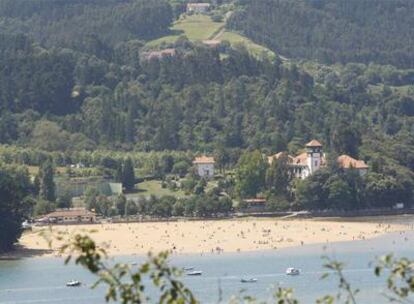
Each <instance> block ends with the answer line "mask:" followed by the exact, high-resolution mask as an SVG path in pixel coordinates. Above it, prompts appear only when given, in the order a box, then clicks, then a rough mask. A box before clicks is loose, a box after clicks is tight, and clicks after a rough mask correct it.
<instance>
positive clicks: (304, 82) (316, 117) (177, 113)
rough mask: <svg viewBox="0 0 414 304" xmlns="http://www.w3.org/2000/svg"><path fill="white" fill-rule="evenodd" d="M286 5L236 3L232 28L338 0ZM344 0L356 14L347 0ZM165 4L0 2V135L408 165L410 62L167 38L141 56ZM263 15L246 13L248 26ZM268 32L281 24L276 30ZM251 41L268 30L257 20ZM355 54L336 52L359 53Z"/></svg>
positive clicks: (30, 141)
mask: <svg viewBox="0 0 414 304" xmlns="http://www.w3.org/2000/svg"><path fill="white" fill-rule="evenodd" d="M289 3H290V4H288V2H286V1H253V2H248V3H247V4H246V6H245V11H244V13H236V15H235V17H234V19H233V21H232V22H233V24H235V25H237V24H238V25H240V23H238V22H237V20H238V18H239V17H237V15H238V14H245V15H246V22H249V20H250V19H249V18H250V17H249V14H251V13H252V12H254V14H258V16H259V14H260V11H261V10H263V9H265V8H266V7H267V11H268V12H269V14H268V15H266V16H267V17H266V18H270V20H273V21H274V22H276V19H278V18H276V16H271V15H272V14H273V13H275V14H276V13H277V14H279V13H280V12H281V11H282V9H288V8H289V11H290V12H291V14H292V16H293V15H295V14H296V13H295V10H296V9H298V7H300V8H301V11H302V13H303V14H305V13H306V14H308V13H310V14H311V13H312V14H313V13H314V12H319V13H320V14H322V13H323V14H328V12H333V11H335V8H336V7H339V6H338V5H336V4H338V3H339V2H338V3H337V2H336V1H330V4H328V3H325V2H324V1H313V2H312V3H311V2H309V3H308V2H306V3H305V2H303V3H302V2H300V1H290V2H289ZM298 3H302V4H301V5H300V6H298ZM347 3H349V5H350V8H355V7H354V6H352V5H356V4H355V3H354V2H353V1H348V2H347ZM361 3H365V5H367V6H369V5H368V2H365V1H361ZM378 3H379V4H378V7H382V6H381V5H383V10H384V12H386V11H387V10H388V9H389V10H391V8H392V7H394V8H395V10H396V11H398V7H399V5H400V4H401V5H402V4H403V3H404V1H395V2H392V3H395V5H394V6H392V5H391V4H389V5H385V2H384V3H383V2H382V1H378ZM387 3H391V2H387ZM274 5H276V7H273V6H274ZM361 5H362V4H361ZM407 5H408V4H407ZM410 7H411V6H409V7H408V8H410ZM270 8H271V9H270ZM350 8H348V9H350ZM374 9H375V10H376V9H377V8H374ZM173 11H174V9H173V7H172V6H171V5H170V2H168V1H163V0H156V1H143V0H136V1H127V0H125V1H115V0H105V1H99V2H98V1H92V0H88V1H74V0H71V1H58V0H37V1H29V0H25V1H8V0H7V1H1V2H0V25H1V34H0V109H1V118H0V143H1V144H13V145H19V146H24V147H28V148H33V149H39V150H45V151H62V152H70V151H79V150H92V149H117V150H127V151H153V150H156V151H161V150H183V151H187V150H191V151H194V152H196V151H204V152H213V151H215V150H217V149H219V148H220V149H221V148H229V149H261V150H262V151H263V152H266V153H270V152H276V151H280V150H286V149H287V150H289V151H290V152H291V153H296V152H297V151H298V150H300V149H301V148H302V147H303V144H304V143H305V142H306V141H308V140H309V139H311V138H318V139H319V140H320V141H322V142H323V143H324V145H325V149H326V150H327V151H334V152H336V153H348V154H350V155H352V156H355V157H359V158H362V159H364V160H366V161H368V162H369V161H372V162H374V161H381V162H383V161H384V162H386V163H387V164H389V165H390V166H395V165H398V166H402V167H406V168H408V169H410V170H413V169H414V141H413V137H412V136H411V135H412V132H413V130H414V118H413V117H414V100H413V87H412V83H413V77H414V71H413V70H410V69H398V68H395V67H393V66H391V65H389V66H382V65H375V64H370V65H366V64H347V65H334V66H327V65H315V64H310V63H306V62H305V63H296V64H295V63H294V62H293V61H292V62H284V61H281V60H279V59H275V60H274V61H272V62H270V61H268V60H267V59H262V60H259V59H257V58H254V57H252V56H251V55H250V54H249V53H248V52H247V51H246V50H245V49H244V48H243V47H242V46H240V47H236V48H231V47H230V46H229V45H226V44H224V45H222V46H220V47H219V48H210V47H207V46H204V45H201V44H198V43H192V42H190V41H188V40H187V39H186V38H185V37H180V39H178V41H177V42H176V43H174V44H171V45H169V46H168V47H169V48H171V47H172V48H174V52H173V53H172V55H171V54H170V55H168V56H157V55H156V56H153V57H151V56H150V55H151V50H148V49H147V48H144V47H143V45H144V44H145V42H146V41H147V40H148V39H152V38H153V37H157V35H161V33H162V32H163V31H168V26H169V25H170V23H171V21H172V19H173V13H172V12H173ZM353 11H355V10H353ZM349 14H350V12H349ZM358 14H363V13H360V12H359V11H358V12H356V13H355V15H358ZM401 14H403V13H401ZM404 14H405V13H404ZM351 15H352V14H351ZM384 15H387V14H386V13H384ZM370 16H371V15H370V14H368V15H367V20H366V22H365V23H363V22H362V21H361V22H360V24H359V26H357V24H356V23H355V26H356V27H357V28H360V29H362V30H363V29H364V28H365V27H364V24H367V26H368V25H369V24H372V22H373V21H372V20H371V19H370V18H371V17H370ZM285 17H286V18H290V17H289V15H288V14H286V16H285ZM266 18H256V21H257V25H263V24H262V23H261V21H262V20H263V21H265V20H266ZM349 18H351V16H349ZM352 18H357V16H353V17H352ZM358 18H360V19H361V18H362V17H361V16H359V17H358ZM302 19H303V18H298V20H302ZM304 19H305V21H306V18H304ZM402 19H403V18H401V20H402ZM361 20H362V19H361ZM364 20H365V19H364ZM370 20H371V21H372V22H371V21H370ZM401 20H399V21H395V22H400V21H401ZM268 21H269V20H268ZM69 24H70V26H69ZM247 24H248V23H246V25H247ZM271 24H273V23H270V21H269V25H271ZM298 27H300V28H301V29H302V30H304V31H305V30H306V28H307V27H306V26H303V25H302V26H299V25H298ZM272 28H274V29H276V30H275V31H276V32H278V31H279V29H277V28H278V27H277V26H276V25H275V24H273V25H272ZM286 28H287V27H285V30H286ZM379 28H380V27H379ZM390 28H392V26H390ZM19 29H20V30H19ZM23 29H26V30H27V31H23ZM253 29H258V30H260V31H261V27H259V28H256V27H252V30H253ZM404 29H405V28H401V33H400V35H404V33H406V32H405V31H404ZM19 32H27V35H25V34H23V33H19ZM252 33H253V32H252ZM364 33H365V32H364V31H362V34H361V36H363V35H365V34H364ZM345 34H349V33H348V31H344V35H345ZM263 35H264V36H266V37H269V39H271V38H272V37H275V36H273V35H272V33H270V32H267V30H266V28H264V29H263ZM319 35H322V36H325V35H324V34H323V33H319ZM383 35H384V37H386V36H387V35H391V34H390V33H389V32H384V31H383ZM344 37H345V36H344ZM349 37H352V35H351V36H349ZM374 38H375V37H373V38H372V39H374ZM292 39H293V40H294V39H295V38H294V37H292ZM392 39H394V40H395V41H398V43H399V44H398V43H397V42H395V43H394V42H390V41H387V39H383V42H384V48H390V46H388V44H391V43H392V44H393V46H394V50H395V52H400V53H404V52H405V50H407V49H408V48H409V47H410V40H409V39H404V38H403V37H402V36H399V38H397V37H393V38H392ZM293 40H292V41H293ZM310 41H313V40H312V39H310ZM346 41H347V40H346V39H345V38H344V42H346ZM266 43H267V42H266ZM269 43H270V42H269ZM315 43H316V42H315ZM365 43H366V41H364V44H365ZM366 45H367V47H368V46H369V47H371V45H370V44H368V43H367V44H366ZM399 46H401V47H399ZM160 48H161V49H162V48H163V46H160ZM358 50H359V49H358V48H353V49H352V52H351V49H350V50H349V53H348V54H352V53H354V54H356V55H355V56H359V55H358V54H360V53H359V51H358ZM361 50H362V49H361ZM378 50H380V51H381V49H380V48H378ZM365 51H366V52H368V53H369V54H374V53H375V52H371V51H369V49H366V50H365ZM365 51H364V52H365ZM347 52H348V51H347ZM361 52H362V51H361ZM381 52H382V51H381ZM155 54H157V53H155ZM344 54H345V53H344ZM384 54H386V55H387V56H388V55H389V56H391V53H387V52H385V53H384ZM404 54H405V55H404V56H411V55H412V54H410V53H409V52H408V51H407V52H405V53H404ZM298 56H308V54H298ZM335 56H336V55H335ZM341 56H342V55H341ZM391 57H392V56H391ZM391 57H389V58H391ZM335 58H336V57H335ZM338 58H339V57H338ZM349 58H351V57H349ZM384 58H386V57H384ZM387 58H388V57H387ZM392 58H394V57H392ZM395 58H397V57H395ZM401 62H402V61H401ZM404 62H405V61H404ZM407 62H408V61H407ZM402 65H406V64H402ZM407 65H408V66H409V65H410V64H407Z"/></svg>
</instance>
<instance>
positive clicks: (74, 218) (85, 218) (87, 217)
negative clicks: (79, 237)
mask: <svg viewBox="0 0 414 304" xmlns="http://www.w3.org/2000/svg"><path fill="white" fill-rule="evenodd" d="M39 222H42V223H45V224H47V223H53V224H90V223H95V222H96V214H95V213H94V212H91V211H89V210H86V209H85V208H71V209H57V210H56V211H54V212H52V213H49V214H47V215H46V216H45V217H43V218H42V219H40V220H39Z"/></svg>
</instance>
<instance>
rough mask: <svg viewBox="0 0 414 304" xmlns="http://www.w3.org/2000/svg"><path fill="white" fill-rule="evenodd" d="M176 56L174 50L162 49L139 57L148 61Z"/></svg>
mask: <svg viewBox="0 0 414 304" xmlns="http://www.w3.org/2000/svg"><path fill="white" fill-rule="evenodd" d="M176 54H177V52H176V50H175V49H174V48H169V49H164V50H161V51H150V52H144V53H143V54H142V55H141V56H142V59H144V60H146V61H149V60H153V59H162V58H165V57H174V56H175V55H176Z"/></svg>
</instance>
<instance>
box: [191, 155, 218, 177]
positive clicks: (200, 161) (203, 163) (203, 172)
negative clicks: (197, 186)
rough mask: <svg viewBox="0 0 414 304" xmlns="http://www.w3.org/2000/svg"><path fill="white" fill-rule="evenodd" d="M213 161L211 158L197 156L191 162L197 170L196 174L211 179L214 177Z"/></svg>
mask: <svg viewBox="0 0 414 304" xmlns="http://www.w3.org/2000/svg"><path fill="white" fill-rule="evenodd" d="M215 163H216V162H215V160H214V158H213V157H208V156H205V155H203V156H199V157H196V158H195V159H194V161H193V164H194V166H195V167H196V169H197V174H198V175H199V176H200V177H206V178H212V177H214V164H215Z"/></svg>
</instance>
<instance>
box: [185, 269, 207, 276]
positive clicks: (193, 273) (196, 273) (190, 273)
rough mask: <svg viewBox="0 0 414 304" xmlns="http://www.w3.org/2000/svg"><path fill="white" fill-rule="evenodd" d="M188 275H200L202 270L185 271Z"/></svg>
mask: <svg viewBox="0 0 414 304" xmlns="http://www.w3.org/2000/svg"><path fill="white" fill-rule="evenodd" d="M186 274H187V275H188V276H201V275H202V274H203V272H202V271H198V270H194V271H190V272H187V273H186Z"/></svg>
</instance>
